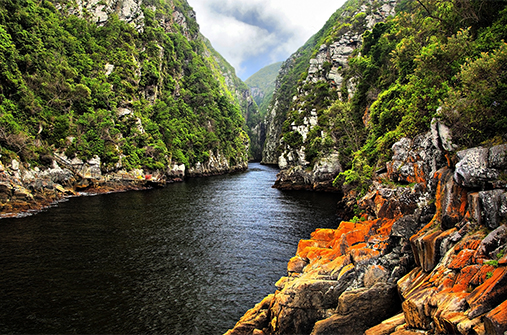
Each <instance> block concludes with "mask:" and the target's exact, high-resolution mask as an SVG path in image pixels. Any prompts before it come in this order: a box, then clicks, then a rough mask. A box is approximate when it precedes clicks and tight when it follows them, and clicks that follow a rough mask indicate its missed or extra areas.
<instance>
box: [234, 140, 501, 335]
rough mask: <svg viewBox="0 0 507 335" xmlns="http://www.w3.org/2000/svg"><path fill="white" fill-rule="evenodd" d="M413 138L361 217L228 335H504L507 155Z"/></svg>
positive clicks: (321, 232) (309, 245)
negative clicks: (448, 148)
mask: <svg viewBox="0 0 507 335" xmlns="http://www.w3.org/2000/svg"><path fill="white" fill-rule="evenodd" d="M442 136H444V134H443V133H442V132H438V131H434V132H433V133H432V132H428V133H426V134H422V135H419V136H417V137H416V138H414V139H413V140H411V139H408V138H403V139H401V140H400V141H398V142H396V143H395V144H394V145H393V147H392V150H393V153H394V155H393V156H392V159H391V160H390V161H389V162H388V164H387V168H386V170H385V171H382V172H380V173H378V174H376V175H375V176H374V179H373V184H372V186H371V187H370V189H369V191H368V192H367V193H366V194H365V195H364V196H363V197H361V198H357V193H355V191H350V193H348V194H346V196H345V200H344V202H345V203H346V202H348V206H349V207H355V208H356V210H357V209H358V211H359V213H358V215H357V216H355V217H354V218H353V219H352V220H351V221H344V222H342V223H341V224H340V225H339V227H338V228H337V229H318V230H317V231H315V232H314V233H312V235H311V239H309V240H301V241H300V242H299V245H298V249H297V253H296V255H295V256H294V257H293V258H292V259H291V260H290V261H289V263H288V266H287V276H286V277H283V278H281V279H280V280H279V281H278V282H277V283H276V287H277V290H276V292H275V293H274V294H272V295H270V296H268V297H266V299H264V300H263V301H262V302H261V303H259V304H258V305H256V306H255V307H254V308H253V309H252V310H250V311H248V312H247V313H246V314H245V316H244V317H243V318H242V319H241V320H240V321H239V322H238V324H237V325H236V326H235V328H234V329H232V330H230V331H229V332H228V333H227V334H228V335H232V334H258V335H260V334H310V333H311V334H313V335H317V334H363V333H365V334H368V335H370V334H371V335H373V334H396V335H401V334H420V333H423V334H503V333H504V332H505V331H506V330H507V318H506V317H505V315H504V314H505V313H504V311H503V309H504V306H505V305H506V304H507V302H506V301H507V294H506V293H505V283H504V282H503V280H504V278H505V270H506V268H505V266H506V265H507V261H506V256H505V251H506V250H507V228H506V226H505V224H506V223H507V189H506V185H507V181H506V180H505V178H504V175H505V173H506V172H507V145H506V144H502V145H496V146H490V147H476V148H472V149H467V150H462V151H457V152H456V153H455V154H454V155H452V156H449V154H448V153H447V152H446V151H445V150H441V148H439V142H440V141H441V137H442Z"/></svg>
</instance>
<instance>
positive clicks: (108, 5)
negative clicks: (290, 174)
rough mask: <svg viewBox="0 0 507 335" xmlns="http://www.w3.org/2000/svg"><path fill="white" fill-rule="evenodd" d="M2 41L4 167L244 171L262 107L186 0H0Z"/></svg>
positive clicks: (166, 173) (169, 174)
mask: <svg viewBox="0 0 507 335" xmlns="http://www.w3.org/2000/svg"><path fill="white" fill-rule="evenodd" d="M0 48H1V53H0V67H1V71H0V151H1V152H0V154H1V161H2V164H3V165H2V166H4V167H5V168H7V169H11V168H14V167H16V168H19V169H21V170H23V171H25V170H26V171H31V172H30V173H31V174H34V173H35V174H37V175H40V174H41V173H42V172H44V171H46V170H48V169H52V168H55V167H58V168H61V169H67V170H69V171H70V172H72V173H74V172H75V171H76V169H77V166H84V165H87V166H93V167H94V171H95V172H96V173H95V174H94V176H96V177H99V176H103V175H102V174H104V176H105V175H106V174H107V175H117V176H119V175H129V174H136V175H139V174H140V175H153V176H157V178H158V179H160V180H165V179H167V180H171V179H173V178H180V177H181V176H194V175H209V174H216V173H224V172H228V171H233V170H237V169H245V168H246V167H247V161H248V150H249V139H248V136H247V133H246V131H245V129H246V123H245V118H247V117H249V115H251V114H255V113H257V106H256V104H255V102H254V101H253V99H252V98H251V96H250V93H249V90H248V87H247V86H246V85H245V84H244V83H243V82H242V81H241V80H240V79H239V78H238V77H237V76H236V75H235V72H234V69H233V68H232V66H230V64H228V63H227V62H226V61H225V59H223V57H221V56H220V55H219V54H218V53H217V52H216V51H215V50H214V49H213V47H212V46H211V44H210V43H209V41H208V40H207V39H206V38H204V37H203V36H202V35H201V34H200V32H199V26H198V24H197V22H196V20H195V13H194V11H193V10H192V8H191V7H190V6H189V4H188V3H187V2H186V1H184V0H167V1H165V0H164V1H163V0H129V1H115V0H106V1H103V0H102V1H99V0H91V1H82V0H72V1H63V0H53V1H48V0H44V1H34V0H23V1H15V0H6V1H2V2H1V3H0ZM13 162H15V163H13ZM35 168H36V169H37V170H38V171H35V172H34V170H33V169H35ZM9 171H10V172H9V173H11V172H12V171H18V170H15V169H14V170H12V171H11V170H9ZM136 171H137V172H136ZM134 172H135V173H134ZM12 173H14V172H12ZM72 173H71V174H72ZM76 178H77V180H80V179H81V178H82V177H79V176H76ZM20 182H21V184H22V183H23V180H22V178H21V181H20ZM63 183H64V184H65V182H63ZM70 184H71V183H70Z"/></svg>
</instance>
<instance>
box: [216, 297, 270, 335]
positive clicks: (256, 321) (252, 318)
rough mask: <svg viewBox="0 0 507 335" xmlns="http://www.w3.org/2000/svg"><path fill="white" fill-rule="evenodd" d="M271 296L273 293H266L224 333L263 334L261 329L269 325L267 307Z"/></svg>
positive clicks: (237, 334) (240, 334)
mask: <svg viewBox="0 0 507 335" xmlns="http://www.w3.org/2000/svg"><path fill="white" fill-rule="evenodd" d="M273 297H274V295H273V294H270V295H268V296H267V297H266V298H264V299H263V300H262V301H261V302H260V303H258V304H257V305H255V307H254V308H252V309H250V310H249V311H248V312H246V313H245V315H244V316H243V317H242V318H241V319H240V320H239V321H238V323H237V324H236V326H235V327H234V328H233V329H230V330H229V331H227V332H226V333H225V335H250V334H254V335H255V334H259V335H260V334H263V333H264V332H263V331H262V329H266V328H268V327H269V319H268V309H269V306H270V304H271V302H272V300H273ZM256 331H257V332H256Z"/></svg>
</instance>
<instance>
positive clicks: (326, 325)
mask: <svg viewBox="0 0 507 335" xmlns="http://www.w3.org/2000/svg"><path fill="white" fill-rule="evenodd" d="M399 304H400V301H399V298H398V296H397V294H396V285H395V284H387V283H378V284H375V285H374V286H373V287H371V288H362V289H357V290H353V291H347V292H344V293H343V294H342V295H341V296H340V299H339V302H338V307H337V313H336V314H334V315H333V316H331V317H329V318H327V319H325V320H322V321H318V322H317V323H316V324H315V326H314V328H313V331H312V333H311V334H312V335H328V334H329V335H331V334H336V335H339V334H343V335H349V334H350V335H352V334H358V335H359V334H363V333H364V331H365V330H366V329H368V328H369V327H371V326H373V325H375V324H377V323H379V322H380V321H382V320H384V319H386V318H388V317H390V316H392V315H393V314H395V313H397V312H398V311H399Z"/></svg>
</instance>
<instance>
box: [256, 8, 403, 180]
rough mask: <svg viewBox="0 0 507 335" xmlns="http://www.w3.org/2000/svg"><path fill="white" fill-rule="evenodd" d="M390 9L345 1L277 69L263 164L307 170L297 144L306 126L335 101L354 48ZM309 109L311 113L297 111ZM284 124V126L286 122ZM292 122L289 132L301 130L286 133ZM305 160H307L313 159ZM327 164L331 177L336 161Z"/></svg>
mask: <svg viewBox="0 0 507 335" xmlns="http://www.w3.org/2000/svg"><path fill="white" fill-rule="evenodd" d="M395 4H396V1H387V0H386V1H366V0H365V1H362V0H350V1H347V2H346V3H345V4H344V5H343V6H342V7H341V8H340V9H338V10H337V11H336V13H334V14H333V15H332V17H331V18H330V19H329V20H328V22H327V23H326V24H325V26H324V27H323V28H322V29H321V30H320V31H319V32H318V33H317V34H315V35H314V36H313V37H312V38H311V39H310V40H308V42H307V43H306V44H305V45H304V46H303V47H301V48H300V49H299V50H298V51H297V52H296V53H294V54H293V55H292V56H291V57H290V58H289V59H288V60H287V61H286V62H285V63H284V64H283V65H282V69H281V70H280V75H279V77H278V79H277V88H276V91H275V94H274V97H273V100H272V102H271V105H270V108H269V110H268V115H267V118H266V128H267V135H266V141H265V143H264V150H263V158H262V161H263V163H266V164H279V165H280V167H281V168H286V167H288V166H306V165H309V162H307V160H306V159H305V155H304V149H305V147H304V146H303V142H305V141H306V134H307V132H308V131H309V130H310V129H309V128H313V125H312V127H309V125H310V124H309V122H310V120H313V119H315V117H316V116H317V114H316V113H318V112H319V111H321V110H324V109H326V108H327V107H329V105H330V103H331V102H332V101H334V100H336V99H337V98H338V96H339V93H340V89H341V84H342V78H343V76H344V75H343V73H344V71H345V68H346V67H347V58H348V56H350V55H351V54H352V51H354V50H355V49H357V48H358V47H359V46H360V44H361V41H362V39H361V35H362V33H363V32H364V31H365V30H366V29H371V28H372V27H373V25H374V24H375V23H377V22H380V21H383V20H384V19H385V18H386V17H387V16H388V15H392V14H394V5H395ZM306 97H315V99H318V102H319V103H318V104H315V102H316V101H307V99H308V98H306ZM310 106H312V107H311V109H315V110H313V111H312V110H308V111H305V112H302V111H303V109H304V108H305V107H306V108H309V107H310ZM314 107H316V108H314ZM300 110H301V112H299V111H300ZM296 113H297V114H298V115H297V116H296V115H295V114H296ZM295 118H297V119H298V120H296V119H295ZM288 119H290V121H286V120H288ZM293 119H294V120H293ZM305 119H306V121H305ZM311 122H314V121H311ZM292 123H294V125H293V126H295V127H299V126H303V127H304V128H305V129H304V130H303V129H301V131H295V129H294V130H293V129H292V128H291V127H292V126H291V124H292ZM303 134H304V135H303ZM284 137H285V141H283V138H284ZM285 145H289V147H285ZM309 156H310V155H309ZM309 158H311V159H310V160H313V157H309ZM280 160H281V161H280ZM334 161H336V158H335V159H334ZM300 163H301V164H300ZM314 163H315V162H314ZM325 165H326V164H325ZM331 165H333V166H329V168H330V169H331V172H332V173H335V172H336V171H335V170H340V167H339V164H338V165H337V164H336V162H335V163H333V164H331Z"/></svg>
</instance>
